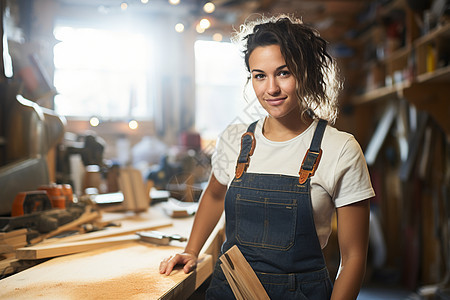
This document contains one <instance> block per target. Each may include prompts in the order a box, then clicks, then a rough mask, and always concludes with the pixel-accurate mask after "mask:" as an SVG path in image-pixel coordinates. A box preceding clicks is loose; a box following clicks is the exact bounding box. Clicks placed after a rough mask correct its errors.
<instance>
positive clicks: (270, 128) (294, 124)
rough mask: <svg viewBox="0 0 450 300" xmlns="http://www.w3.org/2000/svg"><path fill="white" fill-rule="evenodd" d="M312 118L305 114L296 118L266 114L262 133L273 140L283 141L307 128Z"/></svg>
mask: <svg viewBox="0 0 450 300" xmlns="http://www.w3.org/2000/svg"><path fill="white" fill-rule="evenodd" d="M312 121H313V120H312V119H311V118H310V117H309V116H307V115H305V116H304V117H301V116H300V115H298V116H297V117H296V118H274V117H271V116H267V117H266V118H265V120H264V124H263V128H262V132H263V135H264V136H265V137H266V138H267V139H269V140H271V141H274V142H283V141H288V140H290V139H293V138H294V137H296V136H298V135H299V134H301V133H302V132H303V131H305V130H306V129H308V127H309V125H311V123H312Z"/></svg>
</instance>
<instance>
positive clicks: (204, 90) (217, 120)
mask: <svg viewBox="0 0 450 300" xmlns="http://www.w3.org/2000/svg"><path fill="white" fill-rule="evenodd" d="M246 81H247V71H246V70H245V65H244V61H243V58H242V56H241V54H240V53H239V51H238V50H237V48H236V46H235V45H233V44H231V43H227V42H215V41H203V40H198V41H196V42H195V85H196V92H195V94H196V117H195V120H196V121H195V122H196V129H197V130H198V131H199V132H200V133H201V134H202V137H204V138H206V139H213V140H215V139H216V138H217V135H218V134H219V133H220V132H222V131H223V130H224V129H225V127H226V126H227V125H229V124H230V123H245V122H249V121H251V120H256V119H257V118H259V117H260V116H261V109H262V108H260V106H259V103H258V101H257V100H255V99H256V98H255V96H254V93H253V92H252V89H251V84H250V86H249V87H248V88H247V89H246V95H247V97H246V98H245V97H244V86H245V82H246Z"/></svg>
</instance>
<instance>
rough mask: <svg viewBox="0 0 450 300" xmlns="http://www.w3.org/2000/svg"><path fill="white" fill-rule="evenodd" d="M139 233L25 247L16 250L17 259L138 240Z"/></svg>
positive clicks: (55, 255)
mask: <svg viewBox="0 0 450 300" xmlns="http://www.w3.org/2000/svg"><path fill="white" fill-rule="evenodd" d="M138 239H139V237H138V236H137V235H134V234H133V235H125V236H115V237H107V238H102V239H94V240H88V241H78V242H71V243H55V244H49V245H36V246H31V247H23V248H19V249H17V250H16V258H17V259H41V258H49V257H57V256H62V255H67V254H74V253H80V252H85V251H89V250H93V249H97V248H100V247H107V246H112V245H117V244H123V243H125V242H130V241H135V240H138Z"/></svg>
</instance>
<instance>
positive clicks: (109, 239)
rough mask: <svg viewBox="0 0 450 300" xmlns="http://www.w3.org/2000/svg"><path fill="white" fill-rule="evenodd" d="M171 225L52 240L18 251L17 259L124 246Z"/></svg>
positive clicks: (161, 223) (147, 223)
mask: <svg viewBox="0 0 450 300" xmlns="http://www.w3.org/2000/svg"><path fill="white" fill-rule="evenodd" d="M171 224H172V222H171V220H168V219H165V220H153V221H141V222H137V223H136V224H131V225H130V224H129V225H128V226H122V227H119V228H106V229H104V230H100V231H95V232H90V233H84V234H77V235H74V236H68V237H63V238H52V239H48V240H44V241H43V242H41V243H38V244H35V245H33V246H29V247H23V248H19V249H17V250H16V258H17V259H21V260H36V259H44V258H52V257H58V256H62V255H68V254H74V253H80V252H85V251H90V250H94V249H98V248H101V247H107V246H113V245H118V244H123V243H127V242H130V241H134V240H138V239H139V236H137V235H136V234H135V233H136V232H137V231H143V230H153V229H156V228H160V227H164V226H169V225H171Z"/></svg>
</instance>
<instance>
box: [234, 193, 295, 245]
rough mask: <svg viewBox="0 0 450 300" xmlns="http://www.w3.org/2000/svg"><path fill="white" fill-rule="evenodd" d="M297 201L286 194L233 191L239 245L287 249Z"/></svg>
mask: <svg viewBox="0 0 450 300" xmlns="http://www.w3.org/2000/svg"><path fill="white" fill-rule="evenodd" d="M297 205H298V201H297V199H295V198H294V197H293V195H292V194H290V193H283V192H279V191H258V190H249V191H248V193H247V192H245V191H244V192H243V191H242V190H241V193H238V194H236V202H235V209H236V239H237V240H238V241H239V242H240V243H241V244H243V245H248V246H255V247H262V248H267V249H274V250H288V249H289V248H291V247H292V246H293V244H294V240H295V231H296V224H297Z"/></svg>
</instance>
